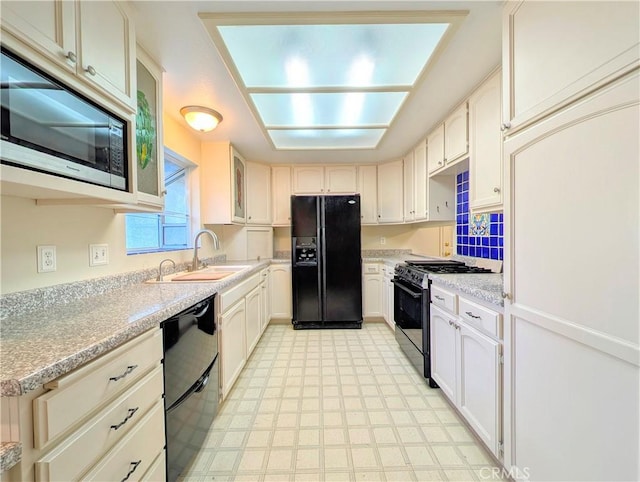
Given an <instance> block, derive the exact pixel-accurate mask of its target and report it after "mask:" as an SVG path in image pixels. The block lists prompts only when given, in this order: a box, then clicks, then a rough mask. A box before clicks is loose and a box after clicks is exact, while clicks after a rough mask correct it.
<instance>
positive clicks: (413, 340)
mask: <svg viewBox="0 0 640 482" xmlns="http://www.w3.org/2000/svg"><path fill="white" fill-rule="evenodd" d="M392 282H393V284H394V293H393V298H394V313H393V317H394V320H395V322H396V340H397V341H398V344H399V345H400V348H401V349H402V351H403V352H404V353H405V355H407V358H409V360H410V361H411V363H412V364H413V365H414V366H415V367H416V370H418V372H419V373H420V374H421V375H423V376H424V375H425V358H424V353H425V352H424V348H423V343H424V341H423V340H424V333H423V326H424V318H423V317H424V316H425V303H428V300H427V296H426V294H425V291H424V290H423V289H422V288H417V287H416V286H413V285H410V284H408V283H405V282H403V281H401V280H398V279H395V278H394V279H393V280H392Z"/></svg>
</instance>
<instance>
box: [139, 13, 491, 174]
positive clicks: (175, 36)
mask: <svg viewBox="0 0 640 482" xmlns="http://www.w3.org/2000/svg"><path fill="white" fill-rule="evenodd" d="M133 6H134V10H135V15H136V16H135V23H136V34H137V38H138V42H139V43H140V44H141V45H142V46H143V47H144V48H145V50H147V51H148V52H149V54H151V56H152V57H154V58H155V59H156V60H157V61H158V62H159V63H160V64H161V65H162V67H163V69H164V70H165V74H164V98H163V101H164V110H165V112H166V113H167V114H168V115H170V116H172V117H174V118H175V119H176V120H178V121H179V122H181V123H183V124H184V125H185V126H186V123H185V121H184V119H182V117H181V116H180V113H179V111H180V108H181V107H183V106H186V105H194V104H197V105H203V106H207V107H210V108H213V109H215V110H217V111H219V112H220V113H222V115H223V116H224V121H223V122H222V123H221V124H220V125H219V126H218V128H217V129H216V130H214V131H211V132H208V133H196V132H195V131H194V135H195V136H197V137H199V138H200V139H201V140H203V141H223V140H230V141H231V142H232V143H233V144H234V145H235V146H236V148H237V149H238V151H239V152H240V153H241V154H242V155H243V156H244V157H245V158H246V159H247V160H250V161H261V162H269V163H356V164H360V163H376V162H380V161H385V160H391V159H395V158H398V157H400V156H402V155H404V154H405V153H406V152H408V151H409V150H410V149H411V148H412V147H413V146H414V145H415V144H416V143H417V142H418V141H419V140H420V139H421V138H423V137H424V136H425V134H427V133H428V132H429V130H431V128H432V127H434V126H435V125H436V124H437V123H438V122H439V121H441V120H442V119H443V118H444V116H446V114H447V113H448V112H449V111H450V110H451V109H452V108H453V107H454V106H455V105H456V104H457V103H458V102H460V101H461V100H463V99H464V98H465V96H467V95H468V94H469V93H470V92H471V90H472V89H473V88H474V87H475V86H476V85H478V84H479V83H480V82H481V81H482V79H483V78H484V77H486V76H487V74H489V73H490V72H491V71H492V70H493V69H494V68H495V67H497V66H498V65H499V63H500V56H501V9H502V2H501V1H446V2H444V1H443V2H438V1H409V2H405V1H393V0H392V1H362V0H361V1H340V2H336V1H313V0H297V1H288V2H279V1H244V0H235V1H216V0H213V1H211V0H210V1H172V2H163V1H134V2H133ZM465 10H466V11H468V13H467V15H466V16H464V17H462V18H463V20H462V22H460V25H459V27H458V28H457V30H456V31H455V32H454V33H453V36H452V37H451V38H450V39H449V40H448V41H447V43H446V44H445V45H444V48H443V49H442V50H441V51H440V52H438V54H437V55H435V56H434V58H433V61H432V62H431V64H429V65H428V68H427V69H425V71H424V72H423V73H422V74H421V75H420V76H419V77H418V81H417V83H416V85H415V86H414V88H413V90H411V92H409V93H408V95H407V98H406V100H405V101H404V103H403V104H402V105H401V107H400V109H399V110H398V112H397V113H396V114H395V116H394V117H393V122H392V123H391V125H390V126H389V128H388V130H387V132H386V133H385V134H384V135H383V136H382V137H381V140H380V142H379V143H378V145H377V147H376V148H375V149H357V150H353V149H344V148H341V149H322V150H308V149H307V150H304V149H293V150H278V149H276V148H275V147H274V142H273V141H272V139H271V138H270V136H269V134H268V132H267V129H266V128H265V126H264V124H263V123H262V119H261V117H260V115H259V114H258V112H257V110H256V108H255V104H254V102H252V100H251V97H250V96H249V95H248V93H247V90H246V89H245V85H243V82H242V81H239V82H236V80H234V76H233V75H232V73H235V74H236V78H238V76H237V72H236V71H235V68H234V65H233V64H232V63H231V62H230V58H229V56H228V52H225V51H224V49H223V52H222V54H221V53H220V52H219V51H218V48H217V47H216V45H215V44H214V41H213V40H212V37H211V36H210V34H209V32H208V31H207V27H206V26H205V23H203V21H202V20H201V19H200V16H203V17H207V16H210V17H216V18H224V17H225V16H224V15H223V16H222V17H221V16H220V15H219V14H221V13H222V14H225V13H226V14H229V17H238V16H239V15H240V16H241V15H249V14H260V15H261V16H262V17H263V18H264V17H265V16H273V17H278V16H282V15H294V14H296V13H297V14H300V13H305V12H306V13H310V14H313V15H321V16H322V17H325V18H326V17H327V15H330V16H331V17H333V18H337V19H340V18H342V17H343V16H344V17H349V18H354V19H355V22H354V23H358V22H359V21H362V19H364V18H365V17H370V16H371V15H372V14H373V15H380V14H381V12H385V11H386V12H388V15H391V12H399V11H416V15H423V16H424V15H425V11H465ZM418 11H419V12H420V13H419V14H418ZM339 12H343V14H342V15H336V13H339ZM347 12H350V13H347ZM207 14H210V15H207ZM231 14H233V15H231ZM251 16H252V15H251ZM382 17H383V18H384V17H385V14H384V13H382ZM358 19H360V20H358ZM338 21H340V20H338ZM416 47H417V46H416ZM225 61H226V63H225Z"/></svg>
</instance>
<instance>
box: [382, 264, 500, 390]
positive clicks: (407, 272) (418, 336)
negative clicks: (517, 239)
mask: <svg viewBox="0 0 640 482" xmlns="http://www.w3.org/2000/svg"><path fill="white" fill-rule="evenodd" d="M462 273H470V274H472V273H491V270H489V269H486V268H479V267H476V266H467V265H466V264H464V263H462V262H460V261H452V260H409V261H405V262H404V263H400V264H397V265H396V267H395V270H394V274H395V276H394V278H393V284H394V285H395V289H394V296H393V299H394V320H395V323H396V332H395V336H396V340H397V341H398V344H399V345H400V348H401V349H402V351H403V352H404V353H405V355H407V358H409V360H410V361H411V363H412V364H413V365H414V366H415V367H416V369H417V370H418V371H419V372H420V373H421V374H423V375H424V377H425V378H427V379H428V380H429V386H430V387H432V388H437V387H438V385H437V384H436V383H435V382H434V381H433V380H432V379H431V360H430V358H431V357H430V340H429V336H430V335H429V331H430V327H429V303H430V302H431V293H430V290H429V284H430V280H429V277H428V276H429V274H462Z"/></svg>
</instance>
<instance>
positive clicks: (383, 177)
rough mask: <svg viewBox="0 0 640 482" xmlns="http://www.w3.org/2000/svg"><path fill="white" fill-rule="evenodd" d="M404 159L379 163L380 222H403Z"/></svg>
mask: <svg viewBox="0 0 640 482" xmlns="http://www.w3.org/2000/svg"><path fill="white" fill-rule="evenodd" d="M402 183H403V172H402V159H399V160H397V161H393V162H387V163H384V164H379V165H378V222H379V223H401V222H402V221H403V214H404V206H403V201H404V195H403V189H402Z"/></svg>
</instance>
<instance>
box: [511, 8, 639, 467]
mask: <svg viewBox="0 0 640 482" xmlns="http://www.w3.org/2000/svg"><path fill="white" fill-rule="evenodd" d="M639 6H640V4H638V3H637V2H535V1H525V2H508V3H506V4H505V7H504V17H503V20H504V21H503V54H504V55H503V73H504V75H503V85H504V89H503V96H504V97H503V109H504V110H503V124H504V125H503V130H504V135H505V137H504V144H503V159H504V168H505V183H504V184H505V189H506V192H505V197H504V199H505V225H506V226H505V227H506V229H505V246H507V249H505V268H504V283H505V296H506V299H505V325H504V330H505V333H504V340H505V372H504V390H505V399H504V404H505V406H504V424H505V425H504V436H505V440H504V442H505V443H504V446H505V465H506V466H507V468H510V469H511V471H512V472H511V473H512V475H514V474H520V477H524V476H526V477H527V478H529V479H530V480H640V469H639V466H638V453H639V451H640V443H639V437H640V435H639V431H640V429H639V427H640V403H639V392H638V387H639V385H640V368H639V366H640V349H639V345H640V343H639V326H638V319H639V317H640V313H639V303H638V297H639V295H638V293H639V292H640V285H639V281H638V279H639V273H638V269H639V268H638V267H639V266H640V259H639V249H638V248H639V240H638V233H639V230H640V196H639V191H640V189H639V180H640V177H639V171H640V169H639V163H638V159H639V158H640V149H639V143H638V132H640V109H639V105H640V79H639V73H638V72H639V65H640V62H639V59H640V45H639V43H638V32H639V31H640V25H639V19H640V12H639ZM540 25H544V32H541V30H540ZM603 166H607V167H606V168H605V169H603ZM612 239H616V240H622V242H621V243H616V248H615V249H614V250H610V249H608V246H609V245H610V240H612ZM596 259H597V260H599V261H602V262H598V263H597V269H594V260H596ZM559 454H561V456H560V455H559ZM523 474H525V475H523Z"/></svg>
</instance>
